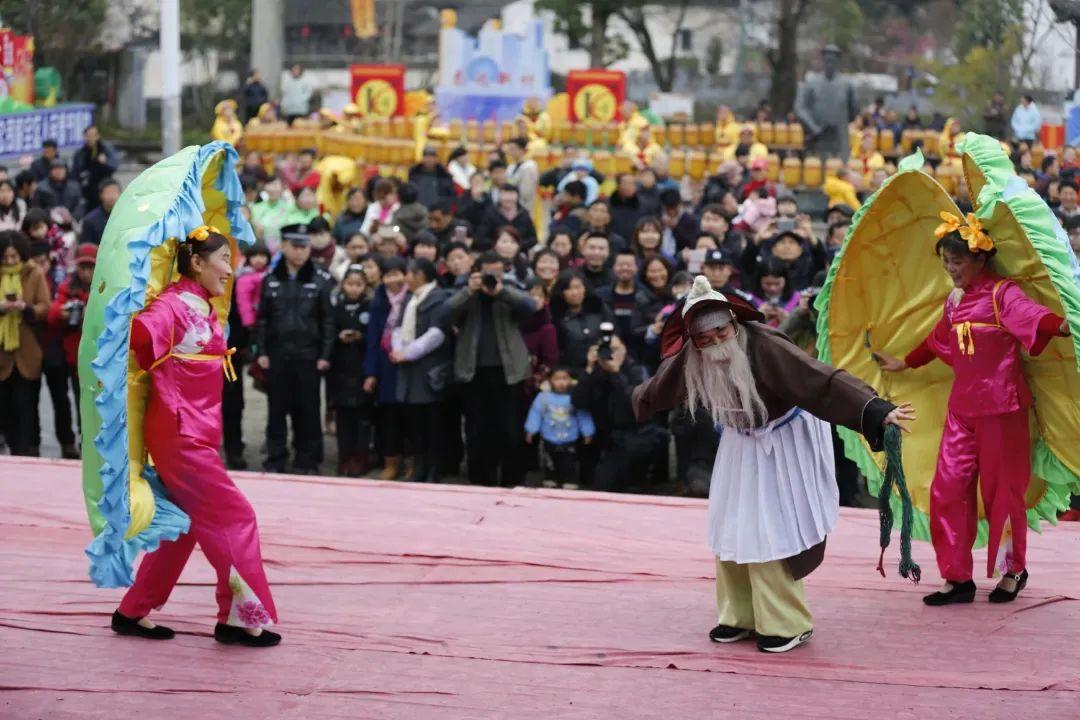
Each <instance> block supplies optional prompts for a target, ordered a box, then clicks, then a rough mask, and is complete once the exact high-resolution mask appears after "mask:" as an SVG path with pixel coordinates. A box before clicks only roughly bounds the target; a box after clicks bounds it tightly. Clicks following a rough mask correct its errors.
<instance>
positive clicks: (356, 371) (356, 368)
mask: <svg viewBox="0 0 1080 720" xmlns="http://www.w3.org/2000/svg"><path fill="white" fill-rule="evenodd" d="M370 307H371V301H370V300H368V299H367V298H366V297H361V298H360V299H359V300H356V301H355V302H353V301H349V300H346V299H345V298H343V297H339V298H338V303H337V305H335V306H334V310H333V318H334V331H333V332H334V354H333V357H332V358H331V359H330V374H329V376H328V380H329V388H327V389H328V390H329V391H330V396H331V397H332V398H334V404H335V405H337V406H338V407H361V406H363V405H367V404H368V403H371V402H372V401H373V400H374V395H373V394H371V393H365V392H364V348H365V347H366V343H365V338H366V337H367V333H368V323H369V322H370V320H371V315H370V313H369V308H370ZM342 330H358V331H359V332H360V338H359V339H357V340H356V341H355V342H348V343H347V342H343V341H342V340H341V338H340V337H339V336H340V335H341V331H342Z"/></svg>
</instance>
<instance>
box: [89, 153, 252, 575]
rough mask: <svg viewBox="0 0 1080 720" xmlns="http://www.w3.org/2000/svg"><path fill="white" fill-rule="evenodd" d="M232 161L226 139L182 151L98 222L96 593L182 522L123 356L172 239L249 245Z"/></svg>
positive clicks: (94, 296)
mask: <svg viewBox="0 0 1080 720" xmlns="http://www.w3.org/2000/svg"><path fill="white" fill-rule="evenodd" d="M236 163H237V155H236V150H235V149H234V148H233V146H232V145H229V144H228V143H225V142H213V143H210V144H209V145H202V146H191V147H187V148H184V149H183V150H181V151H180V152H179V153H177V154H176V155H173V156H172V157H169V158H166V159H164V160H162V161H161V162H159V163H157V164H156V165H154V166H152V167H150V168H148V169H146V170H145V171H143V172H142V174H140V175H139V176H138V177H137V178H135V180H134V181H132V183H131V184H130V185H129V186H128V187H127V189H126V190H124V192H123V193H122V194H121V196H120V199H119V200H118V201H117V203H116V206H115V207H114V208H113V211H112V213H111V214H110V215H109V222H108V224H107V225H106V226H105V233H104V236H103V237H102V240H101V246H100V248H99V250H98V256H97V267H96V268H95V270H94V282H93V286H92V288H91V292H90V297H89V300H88V302H87V305H86V316H85V320H84V323H83V334H82V341H81V342H80V344H79V382H80V384H81V390H82V395H81V401H80V408H79V410H80V413H81V415H82V429H83V492H84V495H85V498H86V509H87V512H88V513H89V515H90V527H91V529H92V531H93V533H94V540H93V541H92V542H91V543H90V545H89V546H88V547H87V549H86V554H87V555H88V556H89V558H90V578H91V579H92V580H93V581H94V584H96V585H97V586H99V587H125V586H128V585H131V583H132V581H133V573H132V565H133V563H134V561H135V558H136V557H137V556H138V554H139V552H141V551H145V552H152V551H153V550H155V549H156V548H157V547H158V545H159V544H160V543H161V542H162V541H166V540H175V539H176V538H177V537H179V536H180V535H181V534H183V533H185V532H187V530H188V527H189V524H190V522H189V520H188V517H187V515H185V514H184V512H183V511H182V510H180V509H179V508H178V507H176V505H174V504H173V503H171V502H169V499H168V495H167V493H166V492H165V490H164V487H163V486H162V485H161V482H160V480H159V479H158V476H157V473H156V472H155V471H154V469H153V466H152V463H150V462H148V458H147V454H146V446H145V444H144V441H143V417H144V415H145V412H146V401H147V397H148V394H149V391H150V384H149V383H150V378H149V377H148V376H147V375H145V374H141V373H139V372H138V365H137V364H136V362H135V360H134V357H133V354H132V353H131V351H130V334H131V333H130V331H131V320H132V318H133V317H134V316H135V315H136V314H137V313H138V312H139V311H141V310H142V309H143V308H144V307H146V305H147V304H148V303H149V302H150V301H151V300H153V299H154V298H155V297H157V295H158V293H160V292H161V291H162V290H164V289H165V288H166V287H168V285H169V284H171V283H172V282H173V281H175V280H176V279H178V275H177V273H176V249H177V244H178V241H179V240H182V239H183V238H185V237H186V236H187V234H188V233H189V232H191V231H192V230H194V229H195V228H197V227H199V226H200V225H213V226H215V227H217V228H220V229H221V230H222V232H223V233H224V234H226V235H228V236H229V237H230V244H231V246H232V256H233V258H234V262H235V261H236V259H237V258H239V255H240V253H239V252H238V249H239V248H238V246H237V243H238V242H239V243H241V244H243V245H245V246H248V245H251V244H252V243H253V242H254V236H253V234H252V231H251V226H250V225H249V224H248V222H247V220H245V219H244V218H243V216H242V215H241V214H240V209H241V208H242V207H243V205H244V193H243V190H242V189H241V187H240V180H239V178H238V177H237V175H236ZM231 296H232V287H231V282H230V286H229V288H227V291H226V293H225V295H224V296H223V297H220V298H215V299H214V300H213V301H212V303H213V305H214V308H215V309H216V311H217V313H218V318H219V319H220V320H221V322H222V325H223V326H225V327H227V324H226V319H227V317H228V312H229V302H230V298H231Z"/></svg>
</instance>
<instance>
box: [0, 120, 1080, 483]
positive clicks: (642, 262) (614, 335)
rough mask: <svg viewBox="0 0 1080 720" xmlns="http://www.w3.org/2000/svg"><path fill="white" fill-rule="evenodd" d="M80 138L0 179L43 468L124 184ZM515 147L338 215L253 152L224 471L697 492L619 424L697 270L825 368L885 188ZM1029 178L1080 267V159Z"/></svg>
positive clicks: (390, 190) (387, 189)
mask: <svg viewBox="0 0 1080 720" xmlns="http://www.w3.org/2000/svg"><path fill="white" fill-rule="evenodd" d="M892 115H893V114H890V112H889V111H885V110H882V111H881V112H880V113H879V114H878V117H879V118H880V120H881V121H883V122H887V121H891V120H893V119H895V118H893V116H892ZM909 116H910V117H909V118H908V119H907V120H904V121H902V122H914V121H916V120H917V113H914V112H912V113H909ZM867 118H868V119H871V120H872V119H873V118H874V115H873V113H872V112H868V113H867ZM1014 120H1015V118H1014ZM864 121H865V120H864ZM85 139H86V145H85V147H84V148H83V149H82V150H80V151H79V153H78V154H77V155H76V157H75V163H74V165H75V168H77V169H75V168H73V169H72V171H69V169H68V167H67V164H66V163H65V162H64V161H62V160H61V159H59V157H58V155H57V153H56V147H55V144H53V143H45V145H44V147H43V148H42V153H41V156H40V157H39V158H37V159H35V160H34V161H33V163H31V164H30V165H29V167H28V168H27V169H26V170H23V171H21V172H19V173H18V174H17V175H16V176H15V177H14V178H13V179H8V178H7V177H6V172H3V171H0V231H2V232H0V248H2V250H3V262H4V265H5V266H6V267H16V266H17V267H18V271H19V272H20V273H22V278H21V287H22V291H21V293H20V295H19V299H18V300H15V301H12V300H9V299H6V298H5V299H0V318H3V317H7V316H12V317H17V318H18V320H17V325H16V326H15V332H16V334H17V335H18V336H19V338H20V340H21V342H18V343H15V349H13V350H7V349H5V348H0V375H4V377H3V379H2V380H0V404H3V405H4V406H5V407H11V408H12V412H7V413H5V426H4V430H5V437H6V441H7V445H8V447H9V448H10V450H11V451H12V452H13V453H18V454H29V455H33V454H37V453H38V451H39V446H40V427H39V424H40V423H39V422H38V419H37V417H38V413H37V398H38V396H39V394H40V386H41V378H42V376H44V378H45V380H46V383H45V384H46V385H47V387H48V390H49V392H50V396H51V398H52V400H53V405H54V413H53V414H54V419H55V423H56V436H57V438H58V440H59V442H60V444H61V448H62V453H63V455H64V456H65V457H77V455H78V449H77V447H76V442H75V437H76V435H75V431H76V429H77V428H76V427H75V424H74V422H73V414H72V412H71V409H70V403H69V400H68V394H67V387H68V385H69V384H70V386H71V387H72V389H73V392H74V393H75V395H76V397H77V394H78V383H77V381H76V379H75V375H76V349H77V346H78V337H79V332H80V321H81V307H82V306H84V304H85V301H86V293H87V291H88V289H89V284H90V278H91V277H92V273H93V267H94V263H95V260H96V246H97V244H98V243H99V242H100V240H101V236H102V233H103V231H104V227H105V223H106V221H107V219H108V216H109V213H110V212H111V210H112V207H113V205H114V204H115V203H116V201H117V198H118V196H119V194H120V190H121V188H120V186H119V184H118V183H117V182H116V181H115V180H113V179H112V177H111V175H112V171H113V169H115V153H114V151H113V150H112V149H111V147H109V146H108V145H107V144H105V143H102V142H101V141H100V139H99V138H98V137H97V132H96V130H95V129H94V128H88V130H87V133H86V138H85ZM527 146H528V144H527V142H526V140H525V139H524V138H512V139H510V140H508V141H507V142H505V143H503V145H502V146H501V148H500V149H499V150H498V151H496V152H495V153H494V154H493V156H492V157H491V158H489V162H488V163H487V164H488V167H487V169H485V170H477V169H476V168H475V167H473V166H472V165H471V164H470V163H469V162H468V156H467V154H465V153H464V152H455V153H452V154H451V158H450V162H449V163H448V164H447V165H445V166H444V165H443V164H442V163H440V162H439V159H438V157H437V155H436V154H435V153H434V152H427V151H425V152H424V153H423V154H422V158H421V159H420V161H419V162H417V164H416V165H415V166H414V167H412V168H411V169H410V170H409V172H408V173H407V178H405V179H399V178H395V177H383V176H380V175H379V174H378V173H377V172H376V171H374V168H372V170H371V171H369V172H368V173H366V174H364V175H363V176H358V179H357V182H356V184H355V187H352V188H350V189H348V191H347V194H346V195H345V198H344V203H343V209H342V210H341V212H340V213H338V214H336V215H333V214H331V213H329V212H327V210H326V208H325V207H324V206H321V205H320V203H319V201H318V195H317V189H318V188H319V187H320V182H321V179H322V178H321V177H320V172H319V170H318V164H317V157H316V153H315V152H314V151H301V152H299V153H295V154H288V155H282V156H263V155H259V154H258V153H248V154H247V155H246V157H245V159H244V162H243V166H242V168H241V170H240V172H241V181H242V184H243V186H244V189H245V194H246V196H247V198H248V204H247V206H246V208H245V212H246V213H247V215H248V217H249V218H250V219H251V222H252V226H253V227H254V229H255V231H256V235H257V238H258V241H257V243H256V245H255V246H254V247H252V248H250V249H248V250H247V252H246V253H245V258H244V261H243V263H242V265H241V267H240V268H239V269H238V277H237V282H236V283H235V293H236V296H235V298H234V303H233V308H234V311H233V313H232V315H231V317H230V342H231V343H232V344H234V345H236V346H237V347H238V348H239V350H240V352H238V353H237V356H236V361H237V362H236V365H238V367H239V368H240V371H241V372H242V373H244V374H246V375H248V376H250V379H249V380H248V382H247V383H246V384H247V389H248V392H251V388H252V387H253V388H254V389H255V390H256V391H259V392H264V393H266V396H267V407H268V420H267V426H266V433H265V437H263V438H258V439H256V438H250V437H244V436H243V433H242V430H241V428H242V418H243V411H244V391H245V383H232V384H228V385H227V386H226V389H225V397H224V399H223V400H224V402H223V412H224V424H225V442H224V448H223V450H224V453H225V456H226V459H227V462H228V464H229V465H230V466H231V467H233V468H243V467H246V466H247V464H248V459H250V458H251V457H252V456H253V452H251V451H249V450H248V447H249V446H253V447H258V446H262V448H263V456H262V463H261V467H262V468H263V469H265V470H267V471H271V472H284V471H292V472H297V473H318V472H328V471H334V470H336V472H337V473H339V474H341V475H346V476H353V477H359V476H374V477H380V478H384V479H399V478H403V479H409V480H413V481H417V482H438V481H440V480H441V479H442V478H446V477H455V478H461V479H466V478H467V479H468V481H470V482H472V483H476V484H488V485H493V484H499V485H504V486H511V485H516V484H521V483H526V482H543V483H544V484H545V485H548V486H555V485H560V486H563V487H589V488H596V489H604V490H617V491H626V490H634V491H644V492H674V493H688V494H696V495H703V494H705V493H706V492H707V488H708V479H709V475H710V469H711V463H712V457H713V455H714V451H715V447H716V443H717V442H718V435H717V431H716V429H715V428H713V427H712V425H711V423H709V422H707V421H704V420H703V419H700V418H697V417H694V416H692V415H689V414H688V413H686V412H685V411H678V412H675V413H672V414H671V416H670V417H667V418H659V419H656V420H654V421H652V422H649V423H645V424H638V423H636V422H635V421H634V420H633V413H632V412H631V411H630V394H631V391H632V389H633V387H635V386H636V385H637V384H639V383H641V382H642V381H644V380H645V379H646V378H647V377H649V375H650V374H651V373H653V372H655V371H656V368H657V366H658V365H659V362H660V349H659V340H660V334H661V330H662V327H663V324H664V321H665V320H666V318H667V317H668V316H669V315H670V313H671V312H672V311H673V310H674V308H675V303H676V301H677V300H678V298H679V297H680V296H681V295H682V294H684V293H685V292H686V291H687V290H688V288H689V285H690V283H691V282H692V279H693V276H694V275H696V274H703V275H705V276H706V277H707V278H708V279H709V281H710V283H711V284H712V285H713V287H714V288H716V289H718V290H720V291H722V292H725V293H732V294H738V295H741V296H742V297H744V298H746V299H747V300H749V301H751V302H752V303H753V304H754V305H756V306H758V307H759V308H760V309H761V310H762V312H763V313H764V314H765V316H766V318H767V321H768V322H769V323H770V324H772V325H774V326H776V327H779V328H781V329H782V330H784V331H785V332H787V333H788V334H789V336H791V337H792V338H793V339H794V340H795V341H796V342H797V343H799V344H800V346H802V347H804V348H805V349H807V350H808V351H810V352H813V351H814V347H815V332H816V330H815V328H816V322H815V321H816V316H815V310H814V308H813V300H814V298H815V296H816V294H817V292H818V290H819V289H820V286H821V284H822V282H823V279H824V273H825V271H826V270H827V268H828V266H829V264H830V263H831V262H832V259H833V257H834V256H835V254H836V252H837V251H838V250H839V247H840V245H841V244H842V242H843V239H844V236H845V234H846V232H847V229H848V227H849V226H850V222H851V217H852V215H853V213H854V210H855V207H856V206H857V203H858V202H859V201H860V200H861V199H862V197H863V196H865V194H866V193H868V192H870V191H872V189H871V188H865V189H863V188H857V187H853V188H852V193H853V199H852V202H851V203H847V202H842V201H840V199H838V198H832V200H831V201H830V203H829V207H827V208H826V210H825V211H824V212H821V211H817V212H815V213H814V214H813V216H811V214H809V213H807V212H805V211H804V210H803V208H802V207H801V206H800V202H799V199H798V198H797V197H796V195H795V194H794V193H793V192H792V189H789V188H785V187H784V186H783V185H781V184H779V183H776V182H773V181H771V180H769V178H768V175H767V173H766V172H765V171H766V166H765V164H764V162H763V161H762V160H760V159H752V158H751V155H750V153H749V152H738V149H737V151H736V152H735V153H734V154H733V157H732V158H731V159H729V160H724V161H722V162H721V163H720V164H719V166H718V167H717V169H716V172H715V174H713V175H711V176H710V177H708V179H707V180H706V181H705V182H704V183H703V184H702V185H701V186H700V187H696V188H693V189H688V188H687V186H686V185H685V184H682V183H680V181H679V179H677V178H672V177H670V176H669V175H668V174H667V164H666V162H665V160H666V158H665V157H664V156H663V155H662V154H658V155H656V156H655V157H654V158H653V159H652V162H650V163H648V164H643V165H642V166H641V167H640V168H638V169H637V170H636V171H634V172H628V173H623V174H619V175H618V176H616V177H605V176H604V175H603V174H602V173H600V172H598V171H597V170H596V169H595V168H594V167H593V166H592V163H591V162H590V160H589V156H588V154H587V153H586V152H584V151H581V152H576V151H574V149H573V148H567V151H566V152H565V153H564V158H565V159H564V161H563V163H562V164H561V165H560V166H559V167H556V168H553V169H551V170H549V171H546V172H544V173H540V172H538V171H537V167H536V164H535V163H534V162H533V161H532V160H530V159H529V158H528V154H527ZM1015 161H1016V164H1017V169H1018V171H1019V172H1020V173H1021V174H1022V175H1024V176H1027V175H1029V174H1030V176H1031V177H1030V178H1029V182H1031V183H1032V185H1033V186H1035V187H1036V188H1037V189H1038V191H1039V192H1040V193H1042V194H1043V196H1044V197H1045V198H1046V199H1047V201H1048V202H1049V203H1050V204H1051V205H1052V206H1053V207H1054V208H1055V211H1056V212H1057V213H1058V214H1059V215H1060V217H1061V219H1062V222H1063V224H1064V226H1065V228H1066V230H1067V231H1068V234H1069V237H1070V240H1071V242H1072V244H1073V247H1074V248H1080V205H1078V198H1077V188H1076V184H1075V183H1076V179H1077V173H1078V171H1080V163H1078V162H1077V157H1076V152H1075V150H1073V149H1071V148H1067V149H1066V150H1065V151H1064V152H1063V153H1062V154H1061V156H1060V157H1057V156H1051V157H1048V158H1047V159H1046V160H1044V161H1043V163H1042V166H1041V167H1040V168H1038V169H1036V168H1033V167H1031V157H1030V148H1029V147H1028V146H1027V145H1025V144H1023V143H1020V144H1017V145H1016V155H1015ZM882 171H883V172H885V170H884V169H883V170H882ZM852 185H855V183H852ZM91 187H92V188H94V192H93V193H91V192H90V190H89V189H90V188H91ZM541 197H544V198H547V199H546V200H544V201H541V200H539V198H541ZM958 199H959V200H960V201H961V203H963V201H964V198H963V197H960V198H958ZM853 203H854V206H853ZM80 220H81V222H80ZM538 228H539V229H538ZM0 329H3V328H2V327H0ZM5 371H6V372H5ZM245 371H246V372H245ZM290 431H291V434H292V440H291V444H290V442H289V437H288V435H289V433H290ZM328 435H329V436H332V437H334V439H335V440H336V443H337V448H338V452H337V467H336V468H331V467H328V466H326V464H325V462H324V449H323V445H324V441H325V440H326V437H327V436H328ZM672 452H673V453H674V456H672ZM540 478H542V480H541V479H540ZM838 482H839V483H840V486H841V499H842V501H843V502H844V503H846V504H853V503H855V502H856V501H857V497H858V494H859V486H858V472H857V470H856V469H855V468H854V466H852V465H851V464H850V463H847V462H846V461H844V460H843V458H842V453H838Z"/></svg>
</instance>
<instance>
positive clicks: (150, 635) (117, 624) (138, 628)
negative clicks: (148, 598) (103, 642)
mask: <svg viewBox="0 0 1080 720" xmlns="http://www.w3.org/2000/svg"><path fill="white" fill-rule="evenodd" d="M140 620H142V618H129V617H127V616H126V615H121V614H120V611H119V610H116V611H114V612H113V614H112V631H113V632H114V633H116V634H117V635H131V636H133V637H141V638H146V639H147V640H172V639H173V636H174V635H176V633H174V632H173V631H172V630H171V629H170V628H167V627H165V626H164V625H155V626H154V627H152V628H148V627H143V626H142V625H140V624H139V621H140Z"/></svg>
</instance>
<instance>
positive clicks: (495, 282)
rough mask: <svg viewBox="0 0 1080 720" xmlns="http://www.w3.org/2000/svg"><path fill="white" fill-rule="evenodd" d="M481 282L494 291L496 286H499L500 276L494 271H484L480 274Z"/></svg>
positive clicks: (486, 288) (488, 289)
mask: <svg viewBox="0 0 1080 720" xmlns="http://www.w3.org/2000/svg"><path fill="white" fill-rule="evenodd" d="M480 284H481V285H483V286H484V289H485V290H487V291H488V292H494V291H495V288H496V287H498V286H499V278H497V277H496V276H495V275H494V274H492V273H484V274H483V275H481V276H480Z"/></svg>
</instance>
